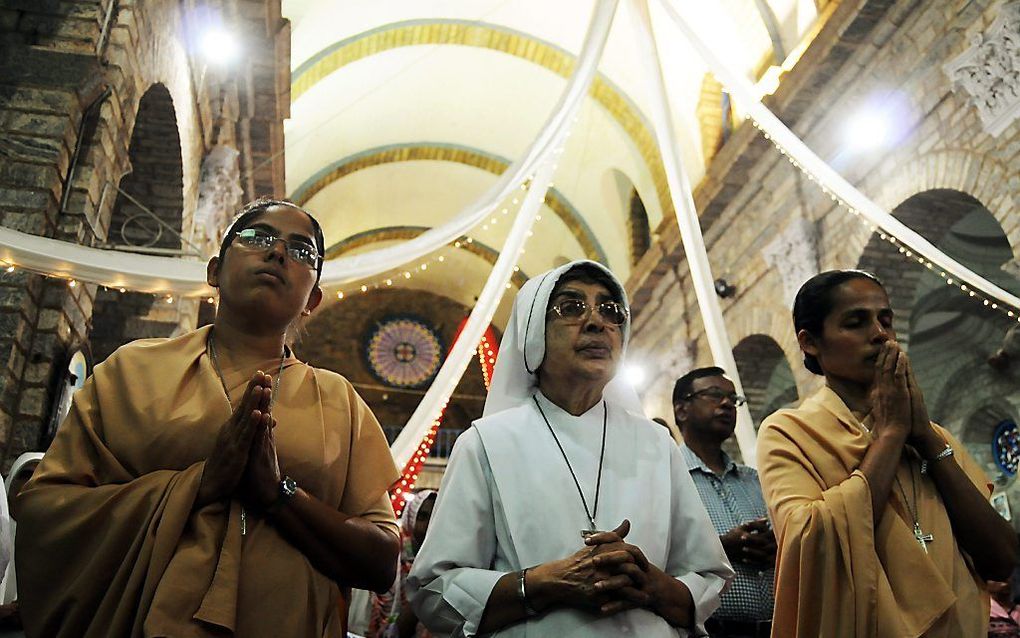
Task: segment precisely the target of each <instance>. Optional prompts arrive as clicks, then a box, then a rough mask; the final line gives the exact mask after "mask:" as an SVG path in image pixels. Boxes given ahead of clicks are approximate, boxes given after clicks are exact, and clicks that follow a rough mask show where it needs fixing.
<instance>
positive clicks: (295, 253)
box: [237, 228, 319, 269]
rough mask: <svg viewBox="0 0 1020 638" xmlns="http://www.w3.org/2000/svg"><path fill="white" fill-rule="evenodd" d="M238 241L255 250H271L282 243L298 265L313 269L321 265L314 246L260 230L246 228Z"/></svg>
mask: <svg viewBox="0 0 1020 638" xmlns="http://www.w3.org/2000/svg"><path fill="white" fill-rule="evenodd" d="M237 241H238V242H240V244H241V245H242V246H245V247H246V248H252V249H255V250H269V249H271V248H272V247H273V246H275V245H276V242H278V241H282V242H283V243H284V246H286V248H287V256H288V257H290V258H291V259H293V260H294V261H296V262H297V263H299V264H304V265H305V266H308V267H309V268H312V269H314V268H316V267H317V266H318V264H319V251H317V250H315V247H314V246H309V245H308V244H306V243H304V242H300V241H288V240H286V239H283V238H282V237H277V236H276V235H274V234H272V233H270V232H266V231H264V230H261V229H259V228H245V229H244V230H242V231H240V232H238V233H237Z"/></svg>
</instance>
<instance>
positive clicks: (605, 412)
mask: <svg viewBox="0 0 1020 638" xmlns="http://www.w3.org/2000/svg"><path fill="white" fill-rule="evenodd" d="M531 398H532V400H533V401H534V402H535V407H536V408H538V413H539V414H541V415H542V420H543V421H545V427H547V428H549V434H552V437H553V440H554V441H556V447H558V448H559V449H560V454H562V455H563V461H564V462H565V463H566V464H567V469H568V470H570V478H572V479H574V485H575V486H576V487H577V495H578V496H580V497H581V505H583V506H584V513H585V515H586V516H587V517H588V523H589V527H588V529H586V530H581V537H582V538H587V537H588V536H591V535H592V534H596V533H598V531H599V530H598V527H596V525H595V517H596V516H598V514H599V493H600V492H601V491H602V462H603V461H604V460H605V458H606V425H607V423H608V422H609V408H607V407H606V402H605V400H604V399H603V401H602V451H601V452H599V475H598V479H597V481H596V483H595V507H594V508H593V509H592V510H589V509H588V501H586V500H585V498H584V491H583V490H581V483H580V482H579V481H578V480H577V474H575V473H574V468H573V467H572V466H571V465H570V459H568V458H567V453H566V452H565V451H564V450H563V446H562V445H561V444H560V439H559V437H558V436H556V432H555V431H554V430H553V428H552V425H551V424H550V423H549V419H548V418H547V417H546V416H545V412H543V411H542V406H541V405H540V404H539V403H538V397H537V396H536V395H532V397H531Z"/></svg>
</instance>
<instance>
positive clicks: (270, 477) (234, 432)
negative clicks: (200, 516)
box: [196, 370, 281, 509]
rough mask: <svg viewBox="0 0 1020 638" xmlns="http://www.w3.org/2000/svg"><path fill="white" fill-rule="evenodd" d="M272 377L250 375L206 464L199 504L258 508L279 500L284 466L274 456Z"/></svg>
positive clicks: (257, 373) (197, 499)
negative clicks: (233, 503)
mask: <svg viewBox="0 0 1020 638" xmlns="http://www.w3.org/2000/svg"><path fill="white" fill-rule="evenodd" d="M272 400H273V378H272V377H271V376H270V375H268V374H265V373H264V372H262V371H261V370H260V371H258V372H256V373H255V374H254V375H252V378H251V380H250V381H248V387H247V388H246V389H245V391H244V396H243V397H242V398H241V402H240V403H239V404H238V406H237V407H236V408H235V409H234V412H233V414H231V415H230V418H229V419H227V421H226V422H225V423H224V424H223V425H222V426H221V427H220V431H219V433H218V434H217V436H216V442H215V444H214V446H213V450H212V453H211V454H210V455H209V458H207V459H206V461H205V470H204V471H203V473H202V481H201V483H200V484H199V488H198V495H197V497H196V505H197V506H199V507H201V506H204V505H208V504H210V503H214V502H216V501H222V500H225V499H229V498H239V499H240V500H241V501H243V502H244V503H246V504H247V505H249V506H251V507H255V508H259V509H264V508H266V507H268V506H270V505H271V504H272V503H273V502H274V501H275V500H276V498H277V490H278V486H279V483H280V479H281V476H280V464H279V460H278V458H277V455H276V437H275V436H274V434H273V431H274V429H275V428H276V419H274V418H273V416H272V414H270V406H271V404H272Z"/></svg>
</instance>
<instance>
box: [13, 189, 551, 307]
mask: <svg viewBox="0 0 1020 638" xmlns="http://www.w3.org/2000/svg"><path fill="white" fill-rule="evenodd" d="M528 185H529V182H528V181H526V182H524V183H522V184H521V185H520V189H521V190H527V188H528ZM550 187H551V186H550ZM545 201H546V200H545V198H544V197H543V198H542V202H543V203H544V202H545ZM519 203H520V198H519V197H516V196H515V197H513V198H512V199H511V202H510V204H508V205H507V206H504V207H502V209H501V210H500V211H498V212H497V213H495V214H494V215H493V216H492V217H491V218H489V219H488V220H487V221H485V222H484V223H482V224H481V225H480V228H481V230H482V231H488V230H490V229H493V228H496V227H497V226H499V225H500V222H501V220H503V219H504V218H505V217H507V216H508V215H509V214H510V212H511V206H515V205H518V204H519ZM541 220H542V215H541V214H538V215H536V216H535V221H536V222H537V221H541ZM533 234H534V231H529V235H528V236H529V237H530V236H532V235H533ZM474 242H475V239H474V238H473V237H471V236H467V235H464V236H461V237H460V238H458V239H457V240H455V241H453V242H451V243H449V244H447V245H446V250H445V251H444V250H440V251H437V252H436V253H433V255H432V256H431V257H429V258H427V259H424V260H422V261H421V262H419V263H417V264H416V265H414V266H413V267H411V266H406V267H405V268H404V269H400V270H396V271H391V272H389V273H386V274H385V275H384V276H382V277H379V278H377V279H374V280H368V281H365V280H363V281H361V282H356V283H354V284H352V285H350V286H344V287H340V288H334V289H331V290H327V291H326V292H327V294H331V295H333V296H335V297H336V298H337V300H338V301H342V300H344V299H347V298H349V297H351V296H352V295H354V294H356V293H358V292H361V293H367V292H370V291H373V290H380V289H384V288H391V287H394V286H396V285H398V284H400V283H403V282H406V281H408V280H411V279H414V278H415V277H417V276H419V275H421V274H423V273H426V272H428V270H429V268H430V267H431V268H433V269H435V268H436V267H437V266H439V265H441V264H444V263H445V262H446V261H447V260H448V259H449V257H450V254H449V251H450V250H460V249H462V248H465V247H467V246H470V245H472V244H473V243H474ZM521 252H522V254H523V252H524V251H523V250H522V251H521ZM0 269H2V272H3V273H5V274H13V273H15V272H17V271H18V270H24V271H26V272H31V273H33V274H36V275H41V276H43V277H46V278H48V279H52V280H63V281H65V282H67V286H68V287H69V288H71V289H74V288H77V287H78V286H79V285H81V284H92V285H95V286H97V287H98V288H99V289H101V290H104V291H109V292H116V293H122V294H123V293H128V292H132V293H139V294H149V295H152V296H153V297H156V298H161V299H162V301H163V302H164V303H167V304H173V303H174V302H175V301H178V300H185V299H192V300H201V301H203V302H205V303H209V304H214V305H215V303H216V298H215V297H214V296H209V295H204V294H203V295H181V294H175V293H172V292H153V291H149V290H135V289H131V288H128V287H125V286H120V285H116V284H110V283H106V282H102V281H90V280H88V279H84V278H82V277H80V276H75V275H70V274H67V273H63V272H53V271H46V270H39V269H35V268H27V267H25V266H22V265H19V264H16V263H14V262H12V261H9V260H3V259H0ZM520 270H521V268H520V265H519V264H518V265H515V266H514V273H519V272H520ZM331 288H332V287H331ZM506 288H507V289H508V290H510V289H512V288H513V284H512V283H511V282H507V284H506Z"/></svg>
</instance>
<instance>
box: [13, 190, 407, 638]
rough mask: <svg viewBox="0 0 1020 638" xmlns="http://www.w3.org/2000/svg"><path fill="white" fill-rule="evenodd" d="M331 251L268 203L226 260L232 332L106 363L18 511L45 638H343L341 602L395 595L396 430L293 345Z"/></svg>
mask: <svg viewBox="0 0 1020 638" xmlns="http://www.w3.org/2000/svg"><path fill="white" fill-rule="evenodd" d="M322 254H323V237H322V231H321V230H320V228H319V225H318V223H317V222H315V220H314V219H313V218H312V217H311V215H309V214H308V213H307V212H305V211H304V210H302V209H300V208H298V207H296V206H294V205H293V204H289V203H284V202H278V201H273V200H259V201H257V202H254V203H253V204H250V205H249V206H248V207H246V209H245V211H243V213H242V215H241V216H240V217H238V219H237V220H236V221H235V222H234V224H233V225H232V226H231V228H230V229H229V230H228V232H227V234H226V236H225V237H224V240H223V245H222V247H221V249H220V253H219V256H218V257H214V258H213V259H212V260H210V262H209V269H208V278H209V283H210V285H212V286H215V287H218V288H219V292H220V306H219V309H218V312H217V315H216V320H215V323H214V324H213V326H212V327H206V328H201V329H199V330H196V331H194V332H191V333H189V334H186V335H183V336H181V337H177V338H174V339H149V340H144V341H137V342H134V343H131V344H129V345H127V346H124V347H122V348H120V349H119V350H118V351H117V352H115V353H114V354H113V355H111V356H110V358H108V359H107V360H106V361H105V362H103V363H102V364H100V365H99V366H97V367H96V370H95V374H94V375H93V377H92V378H90V379H89V380H88V381H87V382H86V384H85V386H84V387H83V388H82V389H81V390H80V391H79V392H78V393H77V394H76V395H75V397H74V404H73V407H72V409H71V412H70V414H69V415H68V417H67V419H66V420H65V421H64V423H63V424H62V425H61V427H60V430H59V432H58V433H57V436H56V438H55V440H54V441H53V444H52V445H51V446H50V448H49V450H48V451H47V454H46V457H45V458H44V460H43V462H42V463H41V464H40V466H39V468H38V470H37V471H36V473H35V476H34V477H33V479H32V481H31V482H30V483H29V484H28V485H27V486H26V488H25V490H24V491H23V492H22V495H21V497H20V499H19V507H20V511H19V514H20V516H19V528H18V537H17V552H18V556H19V562H20V563H21V565H22V569H20V570H19V573H18V577H19V593H20V595H21V610H22V615H23V618H24V622H25V627H26V630H27V633H28V635H29V636H45V637H47V638H48V637H51V636H66V637H68V638H70V637H74V638H81V637H84V636H173V637H175V638H176V637H183V636H229V635H236V636H243V637H244V638H249V637H255V638H257V637H261V636H266V637H269V636H273V637H279V636H288V637H291V636H293V637H306V636H307V637H309V638H310V637H313V636H314V637H319V636H330V637H334V636H340V635H341V630H340V626H341V618H340V613H339V606H338V597H339V586H347V585H350V586H354V587H360V588H364V589H373V590H376V591H379V590H382V591H385V590H386V588H388V587H389V585H390V583H391V582H393V578H394V571H395V570H394V566H395V565H396V558H397V553H398V551H399V541H398V538H399V537H398V533H397V527H396V522H395V521H394V518H393V511H392V509H391V507H390V505H389V500H388V498H387V495H386V489H387V487H388V486H389V485H390V484H391V483H392V482H393V481H394V480H395V479H396V477H397V475H398V473H397V471H396V468H395V467H394V465H393V462H392V460H391V458H390V455H389V450H388V448H387V446H386V440H385V438H384V436H383V434H382V430H381V428H380V427H379V425H378V423H377V422H376V420H375V418H374V417H373V416H372V413H371V412H370V411H369V409H368V407H367V406H366V405H365V403H364V402H363V401H362V400H361V398H360V397H358V395H357V394H356V393H355V391H354V389H353V388H352V386H351V384H350V383H348V382H347V381H346V380H345V379H344V378H343V377H341V376H339V375H337V374H334V373H332V372H328V371H325V370H320V369H316V368H312V367H310V366H308V365H306V364H304V363H301V362H300V361H298V360H297V359H296V358H294V356H293V355H292V354H291V352H290V350H289V349H288V348H286V346H285V338H286V332H287V330H288V328H289V327H290V326H291V325H293V324H294V322H295V321H296V320H298V319H299V318H300V317H301V316H302V315H307V314H309V313H310V312H311V311H312V310H313V309H314V308H315V307H316V306H317V305H318V303H319V301H320V300H321V298H322V291H321V289H320V288H319V287H318V278H319V275H320V274H321V268H322V259H321V255H322ZM281 353H282V354H281ZM267 373H268V374H267Z"/></svg>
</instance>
